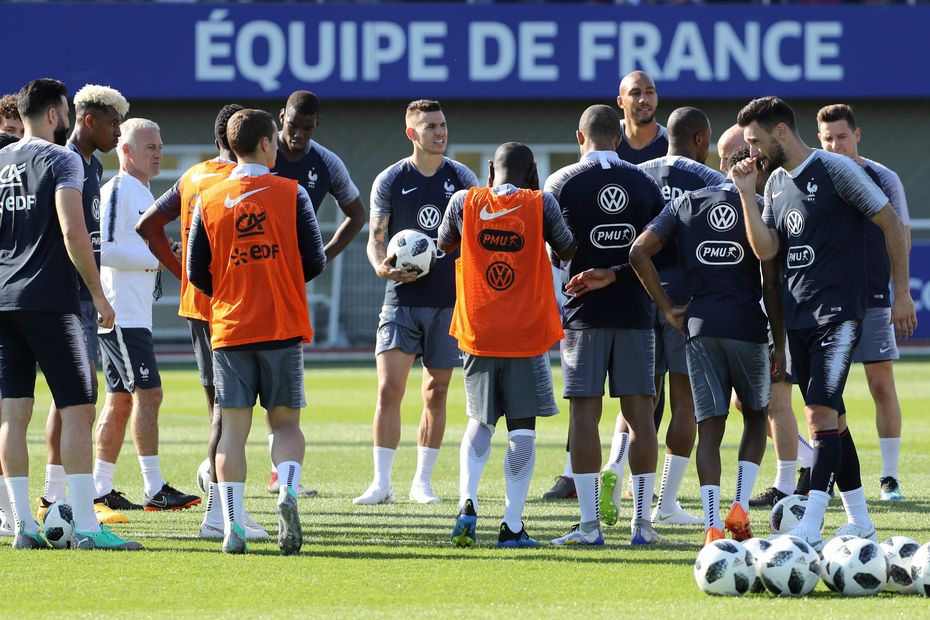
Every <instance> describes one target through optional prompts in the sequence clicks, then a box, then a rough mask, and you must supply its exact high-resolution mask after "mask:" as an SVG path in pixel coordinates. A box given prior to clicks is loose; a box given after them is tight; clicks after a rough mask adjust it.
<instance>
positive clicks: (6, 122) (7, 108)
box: [0, 93, 24, 138]
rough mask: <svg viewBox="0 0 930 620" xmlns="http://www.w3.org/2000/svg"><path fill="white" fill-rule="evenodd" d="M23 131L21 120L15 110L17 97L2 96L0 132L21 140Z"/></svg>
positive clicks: (0, 102) (17, 111)
mask: <svg viewBox="0 0 930 620" xmlns="http://www.w3.org/2000/svg"><path fill="white" fill-rule="evenodd" d="M23 131H24V130H23V119H21V118H20V116H19V110H18V109H17V95H15V94H12V93H11V94H9V95H3V97H0V132H3V133H8V134H12V135H14V136H16V137H17V138H22V137H23Z"/></svg>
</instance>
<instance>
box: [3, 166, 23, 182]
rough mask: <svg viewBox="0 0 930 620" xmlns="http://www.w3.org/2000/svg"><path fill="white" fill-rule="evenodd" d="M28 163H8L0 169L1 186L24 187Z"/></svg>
mask: <svg viewBox="0 0 930 620" xmlns="http://www.w3.org/2000/svg"><path fill="white" fill-rule="evenodd" d="M25 172H26V164H20V165H18V166H17V165H16V164H7V165H6V166H4V167H3V169H2V170H0V187H22V186H23V173H25Z"/></svg>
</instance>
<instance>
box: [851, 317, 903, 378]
mask: <svg viewBox="0 0 930 620" xmlns="http://www.w3.org/2000/svg"><path fill="white" fill-rule="evenodd" d="M899 357H900V354H899V353H898V343H897V342H896V341H895V338H894V325H892V324H891V308H868V309H867V310H866V311H865V316H864V317H863V318H862V336H861V337H860V338H859V344H857V345H856V348H855V349H853V362H861V363H863V364H870V363H873V362H887V361H889V360H896V359H898V358H899Z"/></svg>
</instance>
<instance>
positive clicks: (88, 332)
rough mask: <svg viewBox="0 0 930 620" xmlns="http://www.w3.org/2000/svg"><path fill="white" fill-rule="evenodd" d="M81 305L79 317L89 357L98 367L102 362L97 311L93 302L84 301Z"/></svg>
mask: <svg viewBox="0 0 930 620" xmlns="http://www.w3.org/2000/svg"><path fill="white" fill-rule="evenodd" d="M79 303H80V305H81V310H80V312H79V313H78V316H79V317H81V327H83V328H84V338H85V339H86V341H87V357H89V358H90V361H91V363H92V364H94V365H95V366H96V364H97V362H98V361H99V360H100V347H99V346H98V345H97V309H96V308H94V302H92V301H86V300H84V299H82V300H81V301H80V302H79Z"/></svg>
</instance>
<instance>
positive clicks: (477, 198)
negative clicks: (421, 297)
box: [449, 187, 562, 357]
mask: <svg viewBox="0 0 930 620" xmlns="http://www.w3.org/2000/svg"><path fill="white" fill-rule="evenodd" d="M449 333H450V334H451V335H452V336H453V337H455V338H456V339H457V340H458V341H459V348H460V349H462V350H463V351H466V352H467V353H471V354H473V355H482V356H485V357H532V356H535V355H540V354H542V353H545V352H546V351H548V350H549V349H550V348H551V347H552V345H553V344H555V343H556V342H558V341H559V340H560V339H561V338H562V325H561V322H560V320H559V308H558V306H557V305H556V301H555V291H554V289H553V287H552V268H551V267H550V266H549V261H548V260H547V258H546V249H545V241H544V240H543V201H542V194H541V193H540V192H538V191H532V190H528V189H522V190H519V191H517V192H514V193H513V194H510V195H509V196H495V195H494V193H492V192H491V190H490V188H487V187H482V188H477V187H475V188H472V189H470V190H468V196H467V197H466V198H465V207H464V209H463V210H462V255H461V257H460V258H459V259H458V260H456V261H455V309H454V310H453V314H452V327H451V329H450V330H449Z"/></svg>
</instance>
